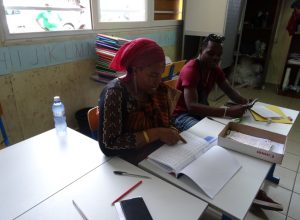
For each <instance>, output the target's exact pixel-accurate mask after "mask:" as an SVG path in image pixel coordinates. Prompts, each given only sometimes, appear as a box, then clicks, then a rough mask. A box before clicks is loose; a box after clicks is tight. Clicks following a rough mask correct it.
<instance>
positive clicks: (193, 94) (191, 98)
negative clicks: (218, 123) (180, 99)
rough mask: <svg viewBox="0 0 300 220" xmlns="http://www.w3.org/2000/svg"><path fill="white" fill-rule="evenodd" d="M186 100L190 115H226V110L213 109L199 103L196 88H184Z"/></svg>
mask: <svg viewBox="0 0 300 220" xmlns="http://www.w3.org/2000/svg"><path fill="white" fill-rule="evenodd" d="M183 93H184V100H185V104H186V106H187V109H188V111H189V113H190V114H193V115H200V116H203V117H205V116H215V117H223V116H224V113H225V109H224V108H216V107H211V106H208V105H205V104H201V103H198V93H197V89H196V88H192V87H185V88H184V91H183Z"/></svg>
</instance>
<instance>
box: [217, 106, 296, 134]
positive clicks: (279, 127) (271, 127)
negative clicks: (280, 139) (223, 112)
mask: <svg viewBox="0 0 300 220" xmlns="http://www.w3.org/2000/svg"><path fill="white" fill-rule="evenodd" d="M263 105H270V104H267V103H263V102H256V103H255V106H263ZM278 107H279V108H280V109H281V110H282V111H283V112H284V113H285V115H287V116H289V117H291V118H292V119H293V122H295V120H296V118H297V116H298V114H299V111H296V110H292V109H288V108H283V107H280V106H278ZM214 119H215V120H217V121H220V122H221V123H225V124H227V123H228V122H230V121H231V120H232V119H224V118H217V117H214ZM241 123H242V124H245V125H249V126H252V127H256V128H260V129H263V130H267V131H271V132H274V133H277V134H282V135H285V136H287V135H288V133H289V132H290V130H291V128H292V126H293V124H282V123H270V124H268V123H267V122H261V121H256V120H255V119H254V118H253V116H252V114H251V113H250V112H249V111H247V112H246V113H245V115H244V116H243V117H242V119H241Z"/></svg>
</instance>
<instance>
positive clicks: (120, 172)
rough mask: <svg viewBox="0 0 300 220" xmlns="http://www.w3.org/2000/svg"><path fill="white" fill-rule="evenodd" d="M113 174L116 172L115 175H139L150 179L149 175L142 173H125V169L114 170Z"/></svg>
mask: <svg viewBox="0 0 300 220" xmlns="http://www.w3.org/2000/svg"><path fill="white" fill-rule="evenodd" d="M114 174H116V175H123V176H134V177H141V178H147V179H150V177H149V176H144V175H139V174H134V173H127V172H125V171H119V170H115V171H114Z"/></svg>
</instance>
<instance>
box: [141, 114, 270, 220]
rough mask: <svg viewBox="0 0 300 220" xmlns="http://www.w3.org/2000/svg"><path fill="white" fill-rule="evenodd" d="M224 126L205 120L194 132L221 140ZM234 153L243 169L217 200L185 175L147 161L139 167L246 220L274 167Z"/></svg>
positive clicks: (225, 212) (197, 125) (223, 210)
mask: <svg viewBox="0 0 300 220" xmlns="http://www.w3.org/2000/svg"><path fill="white" fill-rule="evenodd" d="M223 127H224V125H222V124H220V123H218V122H215V121H212V120H209V119H207V118H205V119H203V120H202V121H200V122H199V123H197V124H196V125H195V126H194V127H192V128H191V129H192V130H193V131H194V133H195V132H196V133H197V132H198V133H199V136H202V137H204V136H207V135H211V136H216V137H217V134H218V133H219V132H220V131H221V130H222V129H223ZM231 152H232V154H233V155H234V156H235V157H236V158H237V159H238V160H239V162H240V163H241V165H242V168H241V169H240V170H239V171H238V172H237V173H236V174H235V175H234V176H233V178H232V179H231V180H230V181H229V182H228V183H227V184H226V185H225V186H224V187H223V188H222V189H221V191H220V192H219V193H218V194H217V195H216V196H215V197H214V199H211V198H209V197H208V196H206V195H205V193H204V192H203V191H201V190H200V188H198V187H197V186H196V185H195V184H194V183H193V182H192V181H191V180H189V179H188V178H186V177H185V176H182V177H180V178H179V179H176V178H175V177H174V176H172V175H170V174H168V173H165V172H164V171H162V170H160V169H159V168H157V166H155V165H153V164H152V163H149V162H148V161H147V160H144V161H142V162H141V163H140V164H139V166H140V167H142V168H143V169H145V170H147V171H149V172H152V173H154V174H155V175H157V176H159V177H161V178H163V179H165V180H167V181H169V182H170V183H173V184H175V185H176V186H178V187H180V188H182V189H184V190H186V191H187V192H190V193H192V194H193V195H195V196H197V197H198V198H200V199H202V200H204V201H206V202H208V203H209V206H211V207H214V208H216V209H218V210H221V211H222V212H223V213H224V214H226V215H227V216H230V217H233V218H237V219H243V218H244V217H245V215H246V214H247V212H248V210H249V208H250V206H251V204H252V202H253V199H254V198H255V196H256V193H257V192H258V190H259V188H260V187H261V185H262V183H263V181H264V179H265V177H266V175H267V173H268V171H269V169H270V167H271V165H272V164H271V163H269V162H266V161H263V160H260V159H256V158H254V157H250V156H247V155H244V154H240V153H237V152H234V151H231Z"/></svg>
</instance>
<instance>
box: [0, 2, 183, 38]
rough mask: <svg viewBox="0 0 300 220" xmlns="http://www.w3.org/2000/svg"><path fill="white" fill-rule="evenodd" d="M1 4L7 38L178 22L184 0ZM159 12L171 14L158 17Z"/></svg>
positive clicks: (0, 10)
mask: <svg viewBox="0 0 300 220" xmlns="http://www.w3.org/2000/svg"><path fill="white" fill-rule="evenodd" d="M0 4H1V6H3V7H0V17H1V21H0V23H3V29H4V33H5V38H6V39H22V38H34V37H48V36H58V35H71V34H77V33H80V34H85V33H93V32H95V31H96V32H97V30H101V31H103V30H113V29H114V30H118V31H119V30H121V29H134V28H147V27H148V28H149V27H154V26H166V25H177V24H178V20H181V14H182V0H163V1H162V2H161V0H0ZM157 10H158V11H157ZM157 13H162V14H165V13H167V14H169V15H167V16H163V17H162V16H159V18H157V15H156V14H157Z"/></svg>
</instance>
